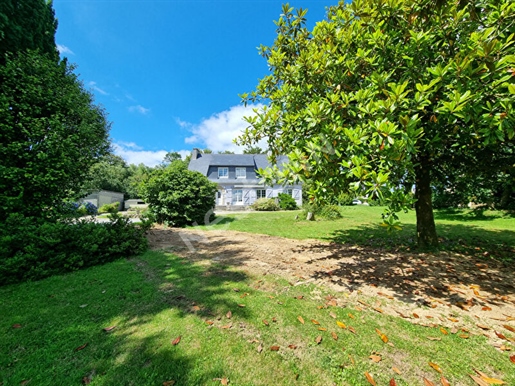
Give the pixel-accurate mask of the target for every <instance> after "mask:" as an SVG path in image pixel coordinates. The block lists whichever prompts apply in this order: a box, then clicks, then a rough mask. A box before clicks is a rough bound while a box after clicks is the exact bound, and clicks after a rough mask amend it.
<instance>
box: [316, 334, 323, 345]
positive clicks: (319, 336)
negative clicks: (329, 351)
mask: <svg viewBox="0 0 515 386" xmlns="http://www.w3.org/2000/svg"><path fill="white" fill-rule="evenodd" d="M315 342H316V344H320V342H322V335H318V336H317V337H316V338H315Z"/></svg>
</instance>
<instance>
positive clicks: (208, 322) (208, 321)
mask: <svg viewBox="0 0 515 386" xmlns="http://www.w3.org/2000/svg"><path fill="white" fill-rule="evenodd" d="M214 323H215V322H213V321H212V320H206V324H208V325H210V326H211V325H212V324H214Z"/></svg>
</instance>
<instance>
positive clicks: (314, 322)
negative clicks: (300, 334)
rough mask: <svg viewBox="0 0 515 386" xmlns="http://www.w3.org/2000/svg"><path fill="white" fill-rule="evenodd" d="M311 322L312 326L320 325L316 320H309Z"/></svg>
mask: <svg viewBox="0 0 515 386" xmlns="http://www.w3.org/2000/svg"><path fill="white" fill-rule="evenodd" d="M311 322H312V323H313V324H316V325H319V324H320V323H319V322H318V320H315V319H311Z"/></svg>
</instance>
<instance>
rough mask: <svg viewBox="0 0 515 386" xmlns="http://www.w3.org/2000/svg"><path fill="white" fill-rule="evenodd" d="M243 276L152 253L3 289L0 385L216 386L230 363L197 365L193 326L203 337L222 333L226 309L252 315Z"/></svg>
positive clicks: (198, 354)
mask: <svg viewBox="0 0 515 386" xmlns="http://www.w3.org/2000/svg"><path fill="white" fill-rule="evenodd" d="M246 280H247V276H246V275H245V274H244V273H241V272H235V271H231V270H230V269H228V268H227V267H224V266H222V265H220V264H217V263H216V262H214V263H213V264H211V265H207V266H201V265H199V264H194V263H192V262H190V261H188V260H186V259H181V258H179V257H177V256H175V255H172V254H168V253H164V252H156V251H154V252H147V253H145V254H144V255H142V256H140V257H135V258H132V259H130V260H129V261H128V262H127V261H117V262H113V263H110V264H106V265H105V266H102V267H93V268H91V269H88V270H84V271H81V272H75V273H71V274H67V275H59V276H54V277H51V278H48V279H45V280H41V281H39V282H34V283H24V284H20V285H12V286H7V287H3V288H0V297H1V298H2V302H1V304H0V314H2V315H3V317H2V320H1V321H0V330H2V331H4V332H5V333H4V332H3V333H2V334H3V337H0V346H1V347H2V353H0V384H2V381H3V382H4V383H5V384H6V385H7V384H20V383H22V382H23V381H26V380H30V382H31V383H32V384H37V385H55V384H63V385H64V384H80V383H81V382H83V383H87V382H88V379H89V380H92V381H93V382H94V384H98V385H114V384H127V385H131V384H132V385H156V384H163V382H166V381H170V380H174V381H175V382H176V384H206V383H209V382H211V381H212V379H213V378H216V377H221V376H222V375H223V368H222V367H223V366H222V364H221V363H211V364H208V365H206V364H203V363H202V361H201V360H200V361H199V358H202V348H201V347H200V343H199V340H200V339H201V337H197V336H196V334H198V332H197V331H195V327H197V328H200V331H201V332H200V334H205V335H206V336H204V337H203V338H204V339H205V340H206V341H208V340H209V339H217V337H218V339H220V336H222V335H221V334H223V332H222V331H225V330H221V329H220V324H221V323H223V322H226V312H227V311H229V310H231V311H232V313H233V314H234V316H235V317H239V318H243V319H245V318H248V317H249V311H248V310H247V309H245V308H241V307H238V296H235V295H236V294H234V291H233V289H234V288H241V289H242V292H245V291H248V292H250V291H251V290H250V289H249V288H247V284H246ZM233 295H234V296H233ZM219 318H220V319H221V320H220V321H219ZM208 319H211V320H213V321H214V325H213V326H208V325H207V324H206V323H205V322H206V320H208ZM192 323H193V327H192ZM16 325H19V326H20V327H19V328H13V327H12V326H16ZM188 326H189V327H188ZM199 326H200V327H199ZM108 327H113V328H112V329H109V328H108ZM105 328H108V330H109V331H105V330H104V329H105ZM189 328H193V331H189V330H188V329H189ZM178 336H182V341H181V343H180V344H178V345H173V344H172V341H173V340H174V339H175V338H176V337H178ZM181 345H182V346H183V347H188V350H189V351H188V350H183V349H182V347H181ZM191 346H193V347H196V346H198V347H196V348H195V349H191Z"/></svg>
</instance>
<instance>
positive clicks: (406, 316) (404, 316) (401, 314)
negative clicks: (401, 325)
mask: <svg viewBox="0 0 515 386" xmlns="http://www.w3.org/2000/svg"><path fill="white" fill-rule="evenodd" d="M395 312H397V313H398V314H399V315H400V316H401V317H403V318H404V319H408V318H409V316H408V315H406V314H403V313H402V312H400V311H397V310H395Z"/></svg>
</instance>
